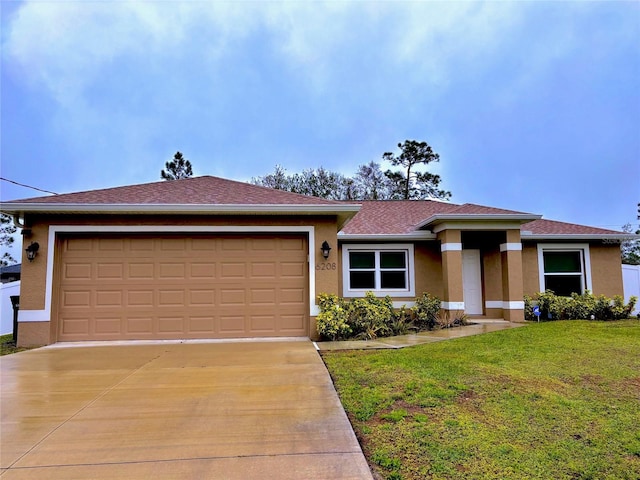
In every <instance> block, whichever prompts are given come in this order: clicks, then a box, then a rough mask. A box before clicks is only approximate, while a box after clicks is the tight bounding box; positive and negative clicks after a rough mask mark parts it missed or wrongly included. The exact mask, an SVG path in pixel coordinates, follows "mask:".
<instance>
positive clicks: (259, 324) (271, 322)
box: [251, 315, 276, 333]
mask: <svg viewBox="0 0 640 480" xmlns="http://www.w3.org/2000/svg"><path fill="white" fill-rule="evenodd" d="M275 320H276V319H275V315H252V316H251V331H253V332H256V333H275V324H276V321H275Z"/></svg>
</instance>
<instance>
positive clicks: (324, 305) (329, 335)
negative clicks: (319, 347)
mask: <svg viewBox="0 0 640 480" xmlns="http://www.w3.org/2000/svg"><path fill="white" fill-rule="evenodd" d="M318 306H319V307H320V313H319V314H318V317H317V319H316V321H317V326H318V333H319V334H320V336H321V337H322V338H325V339H328V340H339V339H341V338H347V337H349V336H350V335H351V332H352V330H351V327H350V326H349V324H348V319H349V316H348V312H347V310H346V308H345V305H344V300H342V299H340V298H338V296H337V295H329V294H326V293H321V294H320V295H318Z"/></svg>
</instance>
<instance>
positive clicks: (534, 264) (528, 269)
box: [522, 242, 540, 296]
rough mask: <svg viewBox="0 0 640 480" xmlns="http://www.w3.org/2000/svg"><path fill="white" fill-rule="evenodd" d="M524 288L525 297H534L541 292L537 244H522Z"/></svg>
mask: <svg viewBox="0 0 640 480" xmlns="http://www.w3.org/2000/svg"><path fill="white" fill-rule="evenodd" d="M522 286H523V290H524V294H525V295H529V296H532V295H534V294H536V293H538V292H539V291H540V274H539V272H538V247H537V244H536V243H532V242H526V243H525V242H523V243H522Z"/></svg>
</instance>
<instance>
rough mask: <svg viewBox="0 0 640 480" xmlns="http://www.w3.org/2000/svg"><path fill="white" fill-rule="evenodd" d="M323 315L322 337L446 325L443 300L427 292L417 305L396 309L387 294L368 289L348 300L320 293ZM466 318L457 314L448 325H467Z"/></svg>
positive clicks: (384, 333)
mask: <svg viewBox="0 0 640 480" xmlns="http://www.w3.org/2000/svg"><path fill="white" fill-rule="evenodd" d="M318 306H319V307H320V314H319V315H318V317H317V326H318V333H319V334H320V337H321V338H322V339H323V340H344V339H347V338H360V339H367V340H373V339H374V338H377V337H385V336H390V335H404V334H406V333H407V332H409V331H410V330H431V329H433V328H438V327H440V328H443V327H444V325H440V324H439V323H438V315H439V314H440V299H439V298H438V297H435V296H433V295H430V294H428V293H425V294H423V295H422V296H421V297H419V298H416V302H415V306H414V307H412V308H410V309H408V308H406V307H404V306H403V307H401V308H399V309H395V308H394V307H393V301H392V300H391V297H389V296H388V295H387V296H386V297H384V298H378V297H376V296H375V295H374V294H373V292H367V293H366V294H365V296H364V297H363V298H354V299H352V300H345V299H344V298H339V297H338V296H336V295H330V294H326V293H321V294H320V295H318ZM465 324H466V317H465V316H464V315H458V316H456V317H455V318H454V319H453V323H451V324H450V325H449V324H448V325H447V326H454V325H455V326H458V325H465Z"/></svg>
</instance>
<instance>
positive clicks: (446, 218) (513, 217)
mask: <svg viewBox="0 0 640 480" xmlns="http://www.w3.org/2000/svg"><path fill="white" fill-rule="evenodd" d="M541 218H542V215H535V214H532V213H523V214H520V213H518V214H514V213H489V214H487V213H482V214H477V213H466V214H446V213H437V214H435V215H432V216H430V217H429V218H427V219H426V220H424V221H423V222H420V223H419V224H418V225H417V226H416V228H419V229H420V228H424V227H427V226H431V225H437V224H440V223H444V222H515V223H520V224H521V225H522V224H525V223H529V222H532V221H534V220H540V219H541Z"/></svg>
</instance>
